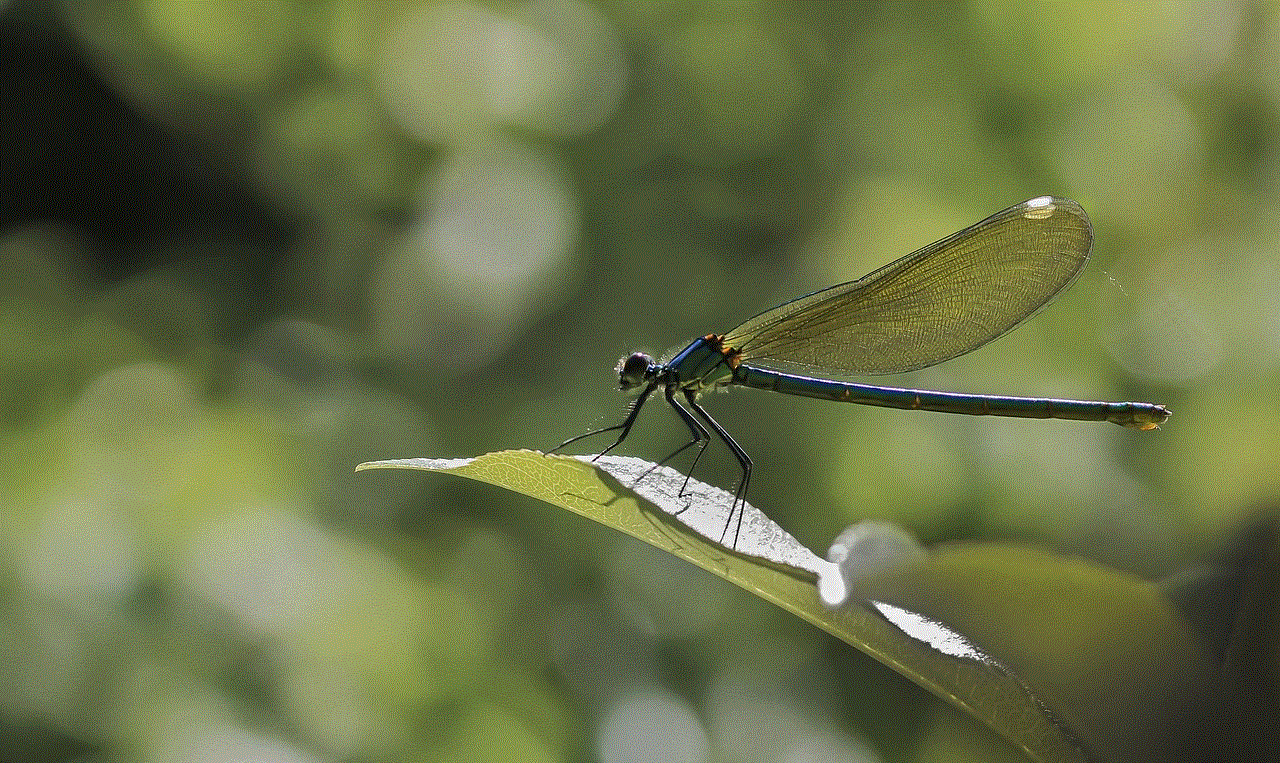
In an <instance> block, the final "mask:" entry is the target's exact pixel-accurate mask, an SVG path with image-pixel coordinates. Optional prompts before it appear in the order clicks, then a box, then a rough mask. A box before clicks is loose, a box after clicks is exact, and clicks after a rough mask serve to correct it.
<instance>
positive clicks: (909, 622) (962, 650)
mask: <svg viewBox="0 0 1280 763" xmlns="http://www.w3.org/2000/svg"><path fill="white" fill-rule="evenodd" d="M869 603H870V605H871V606H872V607H874V608H875V609H876V611H878V612H879V613H880V614H881V615H884V618H885V619H886V620H888V621H889V622H891V623H893V624H894V625H895V626H897V627H898V629H899V630H901V631H902V632H903V633H905V634H907V635H908V636H910V637H911V638H913V639H915V640H916V641H920V642H923V643H925V644H927V645H928V646H930V647H931V648H933V649H936V650H937V651H939V652H942V653H943V654H946V655H950V656H952V657H964V658H968V659H970V660H981V661H983V662H990V661H991V660H990V658H988V657H987V656H986V655H985V654H984V653H983V652H982V650H980V649H978V647H976V646H974V645H973V643H972V642H971V641H969V640H968V639H966V638H965V637H964V636H961V635H960V634H959V633H956V632H955V631H953V630H951V629H950V628H948V627H947V626H945V625H943V624H942V623H940V622H938V621H937V620H931V619H929V618H927V617H925V616H924V615H922V614H920V613H918V612H912V611H910V610H906V609H903V608H902V607H896V606H894V605H892V604H886V603H885V602H883V601H872V602H869Z"/></svg>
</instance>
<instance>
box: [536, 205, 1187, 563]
mask: <svg viewBox="0 0 1280 763" xmlns="http://www.w3.org/2000/svg"><path fill="white" fill-rule="evenodd" d="M1092 249H1093V229H1092V226H1091V225H1090V222H1089V217H1088V215H1087V214H1085V211H1084V209H1083V208H1081V206H1080V205H1079V204H1077V203H1076V202H1074V201H1071V200H1070V199H1064V198H1058V197H1055V196H1039V197H1036V198H1034V199H1029V200H1027V201H1024V202H1022V203H1021V204H1017V205H1014V206H1012V207H1009V208H1008V209H1004V210H1002V211H1000V212H997V213H995V214H994V215H991V216H990V217H988V218H987V219H985V220H982V221H981V222H978V223H975V224H973V225H971V226H969V227H967V228H965V229H963V230H961V231H959V232H957V233H953V234H952V235H950V236H947V237H946V238H944V239H942V240H940V241H936V242H934V243H932V244H929V245H928V246H926V247H924V248H922V249H919V250H917V251H915V252H913V253H911V254H908V255H907V256H905V257H903V258H901V259H898V260H895V261H894V262H891V263H889V264H888V265H885V266H884V267H881V268H880V269H878V270H875V271H873V272H871V273H869V274H867V275H865V276H863V277H862V278H859V279H857V280H855V281H848V282H846V283H842V284H837V285H835V286H831V287H828V288H825V289H821V290H819V291H815V292H813V293H812V294H808V295H806V296H803V297H799V298H797V299H794V300H791V301H790V302H785V303H783V304H781V305H778V306H777V307H774V308H772V309H769V310H766V311H764V312H762V313H760V314H758V315H756V316H755V317H753V318H749V319H747V320H746V321H744V322H743V323H741V324H739V325H738V326H736V327H735V328H732V329H730V330H729V331H726V332H724V333H723V334H706V335H705V336H701V337H699V338H697V339H694V340H693V342H691V343H690V344H689V346H687V347H685V348H684V349H683V350H681V351H680V352H678V353H676V354H675V355H674V356H672V357H671V358H670V359H668V360H664V361H659V360H655V359H654V358H653V357H652V356H651V355H648V354H646V353H643V352H634V353H631V354H630V355H628V356H626V357H624V358H623V359H622V360H620V361H619V362H618V365H617V367H616V369H615V370H616V371H617V374H618V386H619V388H620V389H621V390H623V391H637V390H638V396H637V397H636V398H635V400H634V401H633V402H632V403H631V406H630V409H629V411H628V413H627V416H626V418H625V419H624V420H623V421H622V423H620V424H615V425H613V426H609V427H604V428H602V429H596V430H593V431H590V432H587V433H585V434H581V435H578V436H577V437H572V438H570V439H568V440H566V441H564V442H563V443H561V444H560V445H559V446H557V447H556V448H553V449H552V451H551V452H553V453H554V452H555V451H558V450H560V449H562V448H565V447H567V446H569V445H571V444H573V443H575V442H578V441H579V440H583V439H586V438H588V437H593V436H595V435H599V434H603V433H605V432H618V436H617V439H616V440H615V441H614V443H613V444H612V445H610V446H609V447H607V448H605V449H604V450H603V451H601V452H600V453H599V454H597V455H596V456H595V458H599V457H600V456H603V455H605V454H606V453H609V452H610V451H612V450H613V449H615V448H617V447H618V446H619V445H621V444H622V442H623V441H624V440H626V439H627V435H628V434H630V433H631V428H632V426H633V425H634V424H635V422H636V418H637V417H638V416H639V415H640V409H641V407H643V406H644V404H645V401H647V400H648V399H649V398H650V397H651V396H652V395H653V394H654V393H656V392H658V391H661V392H662V395H663V397H664V398H665V399H666V401H667V404H668V405H670V407H671V408H672V409H673V410H674V411H675V412H676V413H677V415H679V417H680V419H681V420H682V421H683V422H684V423H685V425H686V426H687V427H688V429H689V433H690V434H691V436H692V438H691V439H690V440H689V441H688V442H687V443H685V444H684V445H683V446H682V447H681V448H679V449H678V450H676V451H675V452H673V453H672V454H671V455H669V456H667V457H666V458H664V459H663V460H662V461H661V462H659V464H655V465H654V466H653V467H651V470H652V469H654V468H657V466H659V465H660V464H665V463H666V462H668V461H670V460H671V459H673V458H675V457H676V456H678V455H679V454H680V453H682V452H684V451H685V450H687V449H689V448H691V447H696V448H697V453H696V454H695V456H694V459H693V463H692V465H691V466H690V469H689V473H690V474H691V473H692V472H693V469H694V468H695V467H696V466H697V462H698V459H699V458H701V456H702V453H703V452H704V450H705V449H706V446H707V443H708V442H710V440H711V434H710V433H711V432H714V433H715V435H716V436H717V437H718V438H719V439H720V440H721V441H722V442H723V443H724V444H725V445H726V446H728V448H729V450H730V451H731V452H732V453H733V455H734V457H735V458H736V459H737V461H738V464H739V466H740V467H741V476H740V477H739V479H738V483H737V485H736V486H735V488H734V500H733V504H732V505H731V506H730V510H729V517H728V519H727V520H726V523H725V528H724V530H723V531H722V532H721V535H720V542H721V544H723V543H724V540H725V537H726V533H727V532H728V529H729V526H730V525H731V524H732V522H733V516H734V513H735V512H737V513H738V531H737V532H741V523H742V512H738V511H737V510H738V507H739V506H740V505H741V504H742V503H743V502H744V500H745V497H746V493H747V488H748V486H749V485H750V483H751V467H752V462H751V458H750V457H749V456H748V455H747V453H746V451H745V450H743V449H742V447H741V446H740V445H738V443H737V442H736V441H735V440H734V439H733V437H732V436H731V435H730V434H729V433H728V432H727V431H726V430H725V428H724V427H722V426H721V425H720V424H719V423H718V422H717V421H716V420H715V419H714V418H712V417H711V415H710V414H708V413H707V411H706V410H705V409H704V408H703V407H702V406H701V405H700V404H699V402H698V398H699V397H700V396H701V395H702V394H703V393H705V392H707V391H709V390H713V389H717V388H725V387H729V386H733V385H737V386H741V387H754V388H756V389H763V390H768V391H770V392H780V393H782V394H786V395H801V396H804V397H812V398H819V399H823V400H835V401H838V402H843V403H859V404H861V405H875V406H882V407H887V408H900V409H909V410H922V411H940V412H944V413H959V414H968V415H974V416H1012V417H1019V418H1036V419H1072V420H1076V421H1109V422H1111V423H1113V424H1119V425H1121V426H1125V427H1130V428H1133V429H1139V430H1151V429H1156V428H1158V427H1159V425H1160V424H1162V423H1164V422H1165V421H1166V420H1167V419H1168V418H1169V416H1170V413H1171V412H1170V410H1169V409H1168V408H1167V407H1166V406H1163V405H1157V404H1154V403H1132V402H1126V403H1109V402H1093V401H1086V400H1061V399H1055V398H1045V397H1009V396H1004V395H979V394H964V393H956V392H934V391H930V390H920V389H902V388H897V387H883V386H875V385H870V384H860V383H855V382H851V381H847V380H846V379H845V377H849V376H871V375H879V374H896V373H903V372H907V371H914V370H917V369H921V368H926V367H928V366H933V365H936V364H938V363H942V362H944V361H947V360H950V359H952V358H955V357H957V356H960V355H964V354H965V353H968V352H971V351H973V350H976V349H977V348H979V347H981V346H983V345H985V344H987V343H988V342H990V341H992V340H994V339H997V338H999V337H1001V336H1003V335H1004V334H1006V333H1008V332H1009V331H1011V330H1012V329H1014V328H1015V327H1017V326H1018V325H1020V324H1021V323H1023V322H1024V321H1026V320H1027V319H1028V318H1030V317H1032V316H1033V315H1035V314H1036V313H1037V312H1039V311H1040V309H1041V308H1043V307H1044V306H1045V305H1047V304H1048V303H1049V302H1051V301H1053V299H1054V298H1055V297H1057V296H1058V295H1059V294H1060V293H1062V291H1063V290H1064V289H1066V288H1067V287H1068V286H1070V285H1071V284H1072V282H1074V281H1075V280H1076V278H1077V277H1078V276H1079V275H1080V272H1081V270H1083V268H1084V266H1085V263H1086V262H1088V260H1089V254H1090V252H1091V250H1092ZM677 398H683V400H684V405H681V402H680V400H679V399H677ZM685 406H688V407H687V408H686V407H685ZM646 474H647V472H646ZM643 476H644V475H642V476H641V478H643ZM687 479H688V478H687V477H686V483H685V486H686V487H687V485H688V482H687ZM683 492H684V489H683V488H682V489H681V493H682V494H683ZM735 543H736V534H735Z"/></svg>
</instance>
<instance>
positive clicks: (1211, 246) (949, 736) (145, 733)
mask: <svg viewBox="0 0 1280 763" xmlns="http://www.w3.org/2000/svg"><path fill="white" fill-rule="evenodd" d="M0 40H2V45H0V48H2V49H3V56H4V58H5V59H6V61H5V64H4V66H3V67H0V70H2V71H3V73H2V74H0V77H2V78H3V82H2V83H0V85H2V87H0V107H2V114H0V119H2V122H3V130H4V132H3V135H2V137H3V146H2V147H0V150H2V151H3V152H4V161H3V177H2V178H0V180H2V181H3V186H4V187H3V198H2V199H0V223H2V227H0V272H2V273H3V274H4V278H3V281H2V282H0V294H2V295H3V297H2V300H3V302H2V305H0V306H2V308H3V309H2V312H0V470H2V471H3V479H2V480H0V520H2V521H3V525H2V528H3V529H2V534H0V612H2V616H0V658H2V662H3V664H4V665H5V666H6V667H5V669H4V670H3V671H0V722H2V728H0V757H4V758H5V759H6V760H49V761H56V760H82V761H98V760H139V761H192V760H201V761H232V760H278V761H469V760H521V761H559V760H565V761H578V760H599V761H606V762H608V763H612V762H613V761H647V760H689V761H698V760H725V761H748V762H754V761H827V760H831V761H835V760H839V761H851V760H852V761H863V760H865V761H876V760H887V761H915V760H951V759H954V760H968V759H984V760H993V759H1007V760H1016V759H1017V755H1016V753H1015V752H1014V751H1013V750H1012V748H1009V747H1007V746H1006V745H1004V743H1002V742H1001V741H1000V740H997V739H993V738H991V737H989V736H986V735H985V734H984V732H982V731H981V730H980V729H976V728H975V727H974V724H973V723H972V722H970V721H968V720H967V719H965V718H964V717H962V716H960V715H959V714H957V713H956V712H955V711H953V710H951V709H950V708H948V707H947V706H945V705H943V704H941V703H940V702H938V701H936V700H934V699H932V698H931V697H929V696H928V695H926V694H925V693H924V692H923V691H921V690H919V689H917V688H916V687H914V686H913V685H911V684H909V683H908V682H906V681H905V680H903V679H901V678H899V677H898V676H897V675H896V674H893V673H892V672H891V671H889V670H888V669H886V668H884V667H882V666H880V665H879V664H877V663H875V662H873V661H871V660H870V659H868V658H866V657H863V656H862V655H861V654H859V653H856V652H853V651H852V650H851V649H850V648H848V647H847V646H845V645H842V644H840V643H837V642H834V641H833V640H832V639H831V638H829V637H827V636H825V635H824V634H822V633H819V632H818V631H817V630H816V629H814V628H812V627H809V626H807V625H803V624H801V623H799V622H798V621H797V620H795V619H794V618H793V617H791V616H789V615H786V614H784V613H783V612H782V611H781V610H778V609H776V608H773V607H771V606H769V605H767V604H765V603H763V602H761V601H759V600H757V599H754V598H753V597H751V596H749V595H748V594H746V593H744V592H741V591H739V590H737V589H734V588H732V587H730V586H729V585H728V584H725V583H723V582H722V581H720V580H718V579H715V578H713V577H711V576H710V575H708V574H706V573H703V572H702V571H700V570H697V569H695V568H693V567H691V566H690V565H688V564H685V563H683V562H680V561H678V560H675V559H672V558H669V557H667V556H665V555H664V554H662V553H659V552H657V551H654V550H652V549H650V548H647V547H643V546H641V545H640V544H638V543H636V542H634V541H632V540H630V539H628V538H625V537H623V536H621V535H619V534H617V533H615V532H613V531H611V530H608V529H605V528H603V527H599V526H595V525H593V524H591V523H589V522H587V521H586V520H583V519H581V518H579V517H576V516H571V515H568V514H562V513H560V512H557V511H555V510H552V509H550V508H549V507H546V506H543V505H539V504H536V503H534V502H533V501H530V500H524V499H521V498H518V497H515V496H512V495H508V494H506V493H503V492H501V491H498V490H496V489H490V488H487V487H484V486H481V485H478V484H475V483H470V482H464V481H461V480H451V479H449V478H444V477H439V476H432V475H425V474H408V473H405V474H397V473H388V472H375V473H365V474H360V475H356V474H353V472H352V469H353V467H354V466H355V464H356V463H358V462H361V461H366V460H372V459H380V458H394V457H408V456H418V455H432V456H465V455H471V454H476V453H482V452H485V451H490V450H499V449H503V448H511V447H531V448H542V449H546V448H548V447H551V446H553V445H555V444H557V443H559V442H560V441H561V440H563V439H565V438H567V437H569V436H571V435H574V434H578V433H581V432H583V431H586V430H587V429H588V428H592V427H595V426H601V425H605V424H612V423H615V422H616V421H618V420H619V419H620V417H621V415H622V413H623V412H624V402H625V401H624V398H622V396H620V395H618V394H617V393H616V392H615V391H614V388H615V386H616V376H615V375H614V373H613V371H612V367H613V364H614V362H615V361H616V359H617V358H618V357H619V356H621V355H623V354H625V353H627V352H630V351H632V350H636V349H644V350H648V351H652V352H663V351H665V350H667V349H670V348H678V347H681V346H683V345H684V344H685V343H687V342H688V341H689V340H690V339H691V338H692V337H694V336H698V335H701V334H704V333H707V332H710V331H723V330H725V329H727V328H729V327H731V326H733V325H734V324H736V323H737V322H739V321H740V320H742V319H744V318H746V317H748V316H750V315H752V314H754V313H756V312H758V311H759V310H761V309H763V308H766V307H769V306H771V305H773V304H775V303H777V302H780V301H782V300H785V299H788V298H791V297H794V296H797V295H799V294H802V293H805V292H807V291H810V290H813V289H815V288H819V287H822V286H826V285H829V284H832V283H835V282H838V281H844V280H849V279H850V278H853V277H857V276H859V275H862V274H863V273H865V272H867V271H869V270H871V269H873V268H875V267H878V266H879V265H882V264H884V263H886V262H888V261H889V260H891V259H893V258H896V257H898V256H901V255H903V254H906V253H907V252H910V251H912V250H914V249H916V248H917V247H919V246H922V245H924V244H927V243H929V242H931V241H933V240H935V239H937V238H940V237H942V236H944V235H946V234H948V233H951V232H952V231H954V230H957V229H959V228H960V227H963V226H964V225H967V224H969V223H972V222H975V221H977V220H979V219H981V218H982V217H985V216H986V215H987V214H990V213H991V212H994V211H996V210H998V209H1001V208H1003V207H1005V206H1008V205H1010V204H1013V203H1016V202H1019V201H1022V200H1024V199H1027V198H1030V197H1033V196H1037V195H1040V194H1046V193H1052V194H1057V195H1062V196H1068V197H1071V198H1074V199H1077V200H1078V201H1080V202H1081V203H1082V204H1083V205H1084V207H1085V208H1086V209H1087V210H1088V211H1089V212H1090V214H1091V215H1092V218H1093V223H1094V227H1095V235H1096V244H1095V249H1094V259H1093V262H1092V263H1091V265H1090V266H1089V268H1088V269H1087V270H1086V272H1085V274H1084V276H1083V278H1082V279H1081V280H1080V281H1079V282H1078V283H1077V284H1076V285H1075V286H1074V287H1073V288H1072V289H1071V291H1069V292H1068V293H1066V294H1065V295H1064V296H1063V297H1062V298H1060V299H1059V300H1058V301H1057V302H1056V303H1055V304H1054V305H1053V306H1052V308H1050V309H1048V310H1046V311H1045V312H1044V313H1042V314H1041V315H1040V316H1039V317H1037V318H1036V320H1034V321H1033V322H1031V323H1029V324H1027V325H1026V326H1024V327H1022V328H1020V329H1019V330H1018V331H1016V332H1015V333H1014V334H1012V335H1010V336H1009V337H1007V338H1005V339H1003V340H1001V341H1000V342H998V343H996V344H994V345H992V346H990V347H987V348H984V349H983V350H981V351H979V352H976V353H973V354H972V355H971V356H968V357H965V358H961V359H959V360H956V361H953V362H951V363H948V364H945V365H944V366H942V367H939V368H934V369H928V370H925V371H921V372H917V373H914V374H910V375H907V376H904V377H893V378H892V379H886V380H885V381H887V382H889V383H895V384H902V385H918V386H925V387H928V388H933V389H947V390H955V391H970V392H989V393H1004V394H1025V395H1053V396H1062V397H1082V398H1096V399H1111V400H1145V401H1154V402H1162V403H1166V404H1168V405H1170V406H1171V407H1172V408H1173V410H1174V411H1175V415H1174V417H1173V419H1172V420H1171V421H1170V422H1169V424H1167V425H1166V426H1165V427H1164V428H1163V429H1161V430H1160V431H1158V432H1152V433H1138V432H1134V431H1130V430H1125V429H1122V428H1120V427H1115V426H1109V425H1105V424H1075V423H1069V422H1039V421H1008V420H985V419H971V418H967V417H958V416H947V415H941V414H937V415H934V414H928V415H926V414H916V413H909V412H899V411H885V410H877V409H866V408H861V407H857V406H839V405H835V404H829V403H822V402H818V401H812V400H803V399H788V398H784V397H782V396H776V395H767V394H763V393H757V392H754V391H749V390H744V391H739V392H736V393H734V394H731V395H722V396H716V397H715V398H714V399H711V400H710V401H708V404H709V406H710V409H711V411H712V413H713V414H714V415H716V416H717V418H718V419H719V420H720V421H721V422H722V423H724V424H725V426H726V427H728V428H729V429H730V431H732V432H733V433H734V434H735V436H737V437H738V438H739V441H740V442H741V443H742V444H743V446H744V447H745V448H746V449H747V451H748V452H750V453H751V454H752V455H753V457H754V458H755V461H756V472H755V476H754V478H753V482H752V493H751V499H752V501H753V503H755V504H756V505H758V506H760V507H761V508H763V509H764V510H765V511H767V512H769V514H770V515H771V516H773V517H774V518H775V519H776V520H777V521H779V522H780V523H781V524H782V525H784V526H785V527H787V528H788V529H789V530H791V531H792V532H793V533H794V534H795V535H796V536H797V537H798V538H800V540H802V541H803V542H805V543H806V544H807V545H809V546H811V547H813V548H816V549H818V550H819V551H821V550H822V549H824V548H825V544H826V543H828V542H829V541H830V539H831V538H832V537H833V536H834V535H835V533H837V532H838V531H839V529H840V528H842V527H844V526H845V525H847V524H849V523H851V522H854V521H856V520H859V519H864V518H871V517H875V518H887V519H891V520H893V521H896V522H900V523H902V524H904V525H906V526H907V527H909V528H911V529H912V530H913V531H915V532H916V533H917V534H919V535H920V536H921V537H922V538H924V539H925V540H926V541H929V542H937V541H944V540H951V539H959V538H967V539H1016V540H1018V541H1026V542H1032V543H1036V544H1038V545H1042V546H1047V547H1051V548H1056V549H1059V550H1063V551H1065V552H1068V553H1073V554H1080V555H1084V556H1087V557H1089V558H1092V559H1097V560H1099V561H1102V562H1104V563H1107V564H1112V565H1115V566H1118V567H1120V568H1122V569H1125V570H1129V571H1132V572H1135V573H1138V574H1141V575H1144V576H1152V577H1154V576H1159V575H1162V574H1165V573H1167V572H1169V571H1171V570H1173V569H1176V568H1177V567H1178V566H1179V565H1180V564H1183V563H1185V562H1186V561H1188V560H1191V559H1194V558H1195V557H1196V556H1197V554H1199V553H1200V552H1201V551H1202V549H1203V548H1205V547H1206V546H1208V545H1210V544H1212V543H1214V542H1216V540H1217V539H1218V538H1219V537H1221V536H1222V535H1223V534H1224V533H1226V532H1227V531H1229V530H1230V529H1231V528H1233V527H1235V526H1236V525H1237V524H1238V523H1239V522H1241V521H1242V519H1243V518H1244V517H1247V516H1249V515H1251V514H1253V513H1254V512H1256V511H1257V510H1258V508H1259V507H1260V506H1266V505H1268V504H1269V503H1270V502H1273V501H1275V499H1276V498H1277V497H1280V455H1278V454H1280V399H1277V397H1276V395H1275V391H1276V390H1277V388H1278V387H1280V258H1278V257H1277V249H1278V248H1280V204H1278V203H1277V192H1278V187H1277V178H1280V111H1278V110H1277V103H1278V101H1280V14H1278V13H1277V9H1276V6H1275V5H1274V4H1267V3H1256V4H1255V3H1249V2H1244V3H1186V4H1176V3H1165V2H1158V3H1127V4H1123V5H1119V4H1111V3H1084V2H1062V3H1025V2H982V3H973V4H964V5H939V4H927V5H899V4H896V3H887V4H837V3H799V4H793V3H782V2H776V3H775V2H753V3H746V2H744V3H732V4H730V3H708V2H672V3H653V4H650V3H640V2H582V1H581V0H535V1H533V2H517V3H494V2H441V3H434V2H418V3H410V2H403V3H337V2H334V3H328V2H322V3H297V4H294V3H258V2H255V3H194V2H193V3H172V2H166V1H165V0H140V1H139V2H130V3H84V4H81V3H75V4H58V5H52V4H50V5H46V4H42V3H28V2H12V3H9V4H8V5H7V6H5V7H4V8H3V15H0ZM660 408H661V406H656V407H654V408H653V409H651V410H647V411H646V413H645V416H644V417H643V421H642V422H641V424H640V426H639V427H638V428H637V431H636V433H635V434H634V435H633V438H632V439H631V440H629V441H628V448H627V450H626V452H627V453H630V454H634V455H640V456H644V457H648V458H658V457H661V456H663V455H665V454H666V453H668V452H669V451H670V449H672V448H673V447H674V446H675V445H678V444H679V443H680V442H682V441H683V440H682V437H683V434H684V433H683V428H682V426H681V425H680V423H679V421H678V420H677V419H675V417H674V416H671V415H669V412H668V411H664V410H660ZM603 444H604V443H603V442H597V443H585V445H587V446H588V447H597V448H598V447H601V446H603ZM686 465H687V464H686ZM699 475H700V476H701V477H702V478H704V479H707V480H708V481H712V482H717V483H718V484H721V485H726V486H728V485H730V484H732V480H733V479H734V477H735V475H736V465H735V464H734V463H733V461H732V459H731V458H729V457H728V456H727V454H726V453H724V452H723V450H719V449H717V450H713V451H709V455H708V457H707V459H704V462H703V464H701V465H700V472H699Z"/></svg>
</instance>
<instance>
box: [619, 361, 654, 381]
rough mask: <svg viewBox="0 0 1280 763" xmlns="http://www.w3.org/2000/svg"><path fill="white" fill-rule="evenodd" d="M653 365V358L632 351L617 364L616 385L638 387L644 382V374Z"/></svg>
mask: <svg viewBox="0 0 1280 763" xmlns="http://www.w3.org/2000/svg"><path fill="white" fill-rule="evenodd" d="M652 366H653V358H652V357H650V356H648V355H646V354H644V353H643V352H633V353H631V354H630V355H628V356H627V357H625V358H623V359H622V362H621V363H619V364H618V386H619V387H621V388H622V389H631V388H632V387H639V386H640V385H641V384H644V382H645V374H647V373H648V372H649V369H650V368H651V367H652Z"/></svg>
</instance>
